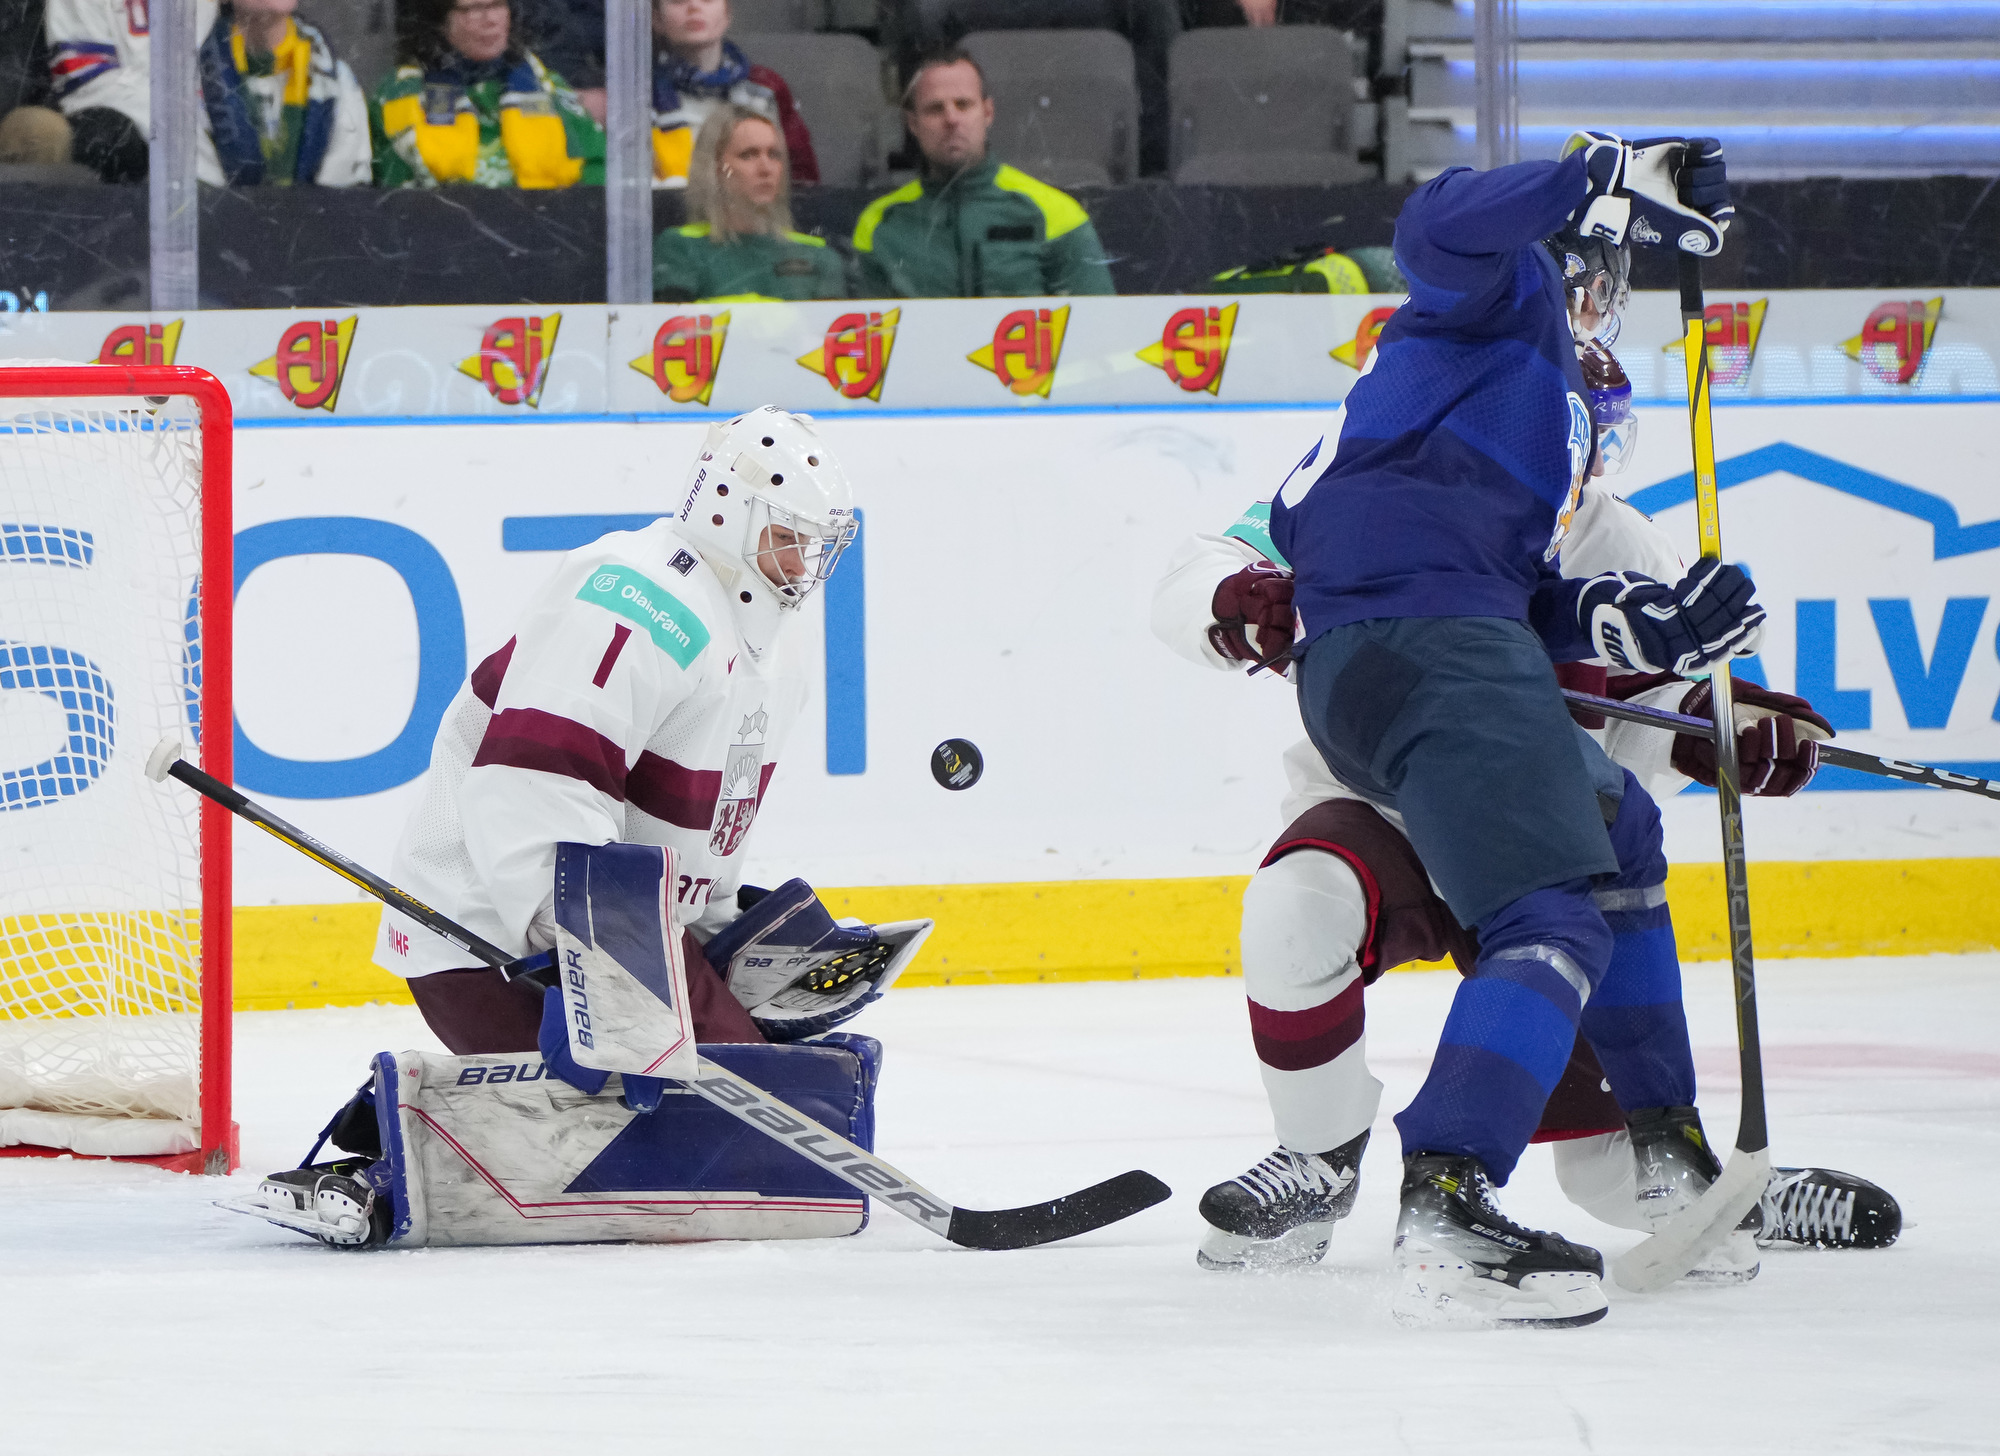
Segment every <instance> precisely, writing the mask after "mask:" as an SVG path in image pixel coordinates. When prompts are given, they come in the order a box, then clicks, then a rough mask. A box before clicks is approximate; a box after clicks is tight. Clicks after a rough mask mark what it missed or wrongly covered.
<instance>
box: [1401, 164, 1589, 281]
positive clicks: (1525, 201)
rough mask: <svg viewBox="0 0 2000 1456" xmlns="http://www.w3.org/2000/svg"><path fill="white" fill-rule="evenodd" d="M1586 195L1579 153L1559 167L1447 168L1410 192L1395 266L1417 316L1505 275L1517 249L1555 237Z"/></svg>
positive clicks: (1522, 165)
mask: <svg viewBox="0 0 2000 1456" xmlns="http://www.w3.org/2000/svg"><path fill="white" fill-rule="evenodd" d="M1587 190H1588V184H1587V182H1586V180H1585V176H1584V170H1583V154H1582V153H1581V152H1579V153H1577V154H1576V155H1574V156H1571V157H1569V158H1567V159H1566V160H1564V161H1561V162H1517V163H1515V164H1514V165H1512V166H1510V167H1495V168H1494V169H1493V170H1492V171H1490V172H1475V171H1473V170H1471V169H1470V168H1468V167H1453V168H1452V169H1451V170H1449V171H1447V172H1443V173H1440V174H1439V175H1438V176H1436V177H1434V178H1432V179H1431V180H1430V181H1429V182H1426V183H1425V184H1424V185H1423V186H1422V187H1419V188H1418V189H1417V190H1416V191H1415V192H1414V193H1412V194H1411V196H1410V199H1409V201H1407V202H1405V203H1404V204H1403V210H1402V213H1401V214H1400V215H1399V216H1398V217H1397V219H1396V265H1397V266H1398V267H1399V268H1401V269H1402V270H1403V276H1404V277H1405V278H1406V279H1408V280H1409V284H1410V301H1411V303H1412V304H1413V305H1415V307H1416V309H1417V310H1418V312H1420V313H1441V312H1443V311H1445V310H1446V309H1449V308H1451V307H1452V306H1453V305H1455V304H1456V303H1457V302H1458V301H1459V300H1460V299H1462V298H1464V297H1465V296H1466V295H1467V294H1472V293H1479V292H1482V291H1484V290H1485V289H1486V288H1488V287H1490V286H1491V285H1492V284H1493V283H1494V282H1495V281H1496V279H1497V278H1498V277H1499V276H1500V275H1502V274H1511V273H1512V271H1513V265H1512V261H1511V260H1512V258H1513V256H1514V255H1515V254H1516V253H1518V252H1519V251H1520V250H1521V249H1522V248H1525V247H1527V246H1528V245H1529V244H1531V243H1538V242H1540V241H1541V240H1542V239H1543V238H1545V237H1548V236H1549V235H1550V234H1551V233H1554V232H1556V231H1558V230H1559V229H1560V228H1561V227H1562V225H1563V223H1564V222H1565V221H1566V220H1567V219H1568V217H1569V215H1570V214H1571V213H1572V212H1574V211H1575V210H1576V209H1577V208H1578V207H1580V206H1581V205H1582V203H1583V200H1584V195H1585V193H1586V191H1587Z"/></svg>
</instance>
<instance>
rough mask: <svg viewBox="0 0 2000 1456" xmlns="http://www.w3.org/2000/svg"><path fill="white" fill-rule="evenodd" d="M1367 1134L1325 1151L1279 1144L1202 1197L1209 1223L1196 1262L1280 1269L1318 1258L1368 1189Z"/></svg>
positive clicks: (1242, 1268)
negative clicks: (1364, 1171)
mask: <svg viewBox="0 0 2000 1456" xmlns="http://www.w3.org/2000/svg"><path fill="white" fill-rule="evenodd" d="M1367 1146H1368V1134H1367V1133H1366V1132H1363V1133H1362V1134H1361V1136H1359V1137H1357V1138H1353V1139H1351V1140H1350V1141H1348V1142H1344V1143H1342V1144H1341V1145H1340V1146H1339V1147H1337V1148H1335V1149H1333V1151H1331V1152H1326V1153H1295V1152H1293V1151H1291V1149H1289V1148H1279V1149H1278V1150H1277V1151H1276V1152H1275V1153H1273V1154H1271V1156H1270V1157H1268V1158H1266V1159H1264V1160H1263V1161H1262V1162H1261V1163H1259V1164H1257V1166H1256V1167H1254V1168H1252V1169H1251V1170H1250V1171H1249V1172H1247V1173H1245V1174H1243V1175H1242V1176H1241V1177H1237V1178H1231V1179H1230V1180H1229V1181H1228V1182H1226V1183H1218V1184H1216V1185H1215V1186H1214V1187H1213V1188H1211V1189H1209V1190H1208V1192H1206V1193H1204V1194H1202V1196H1201V1216H1202V1218H1203V1219H1205V1220H1206V1221H1207V1223H1208V1229H1207V1231H1206V1232H1205V1233H1204V1234H1203V1235H1202V1239H1201V1247H1200V1248H1198V1249H1196V1250H1195V1255H1194V1261H1195V1262H1196V1263H1197V1264H1199V1265H1201V1267H1202V1268H1204V1269H1227V1270H1236V1271H1247V1272H1251V1273H1258V1274H1266V1273H1276V1272H1278V1271H1280V1270H1284V1269H1302V1268H1304V1267H1305V1266H1306V1265H1308V1264H1316V1263H1318V1262H1319V1258H1320V1255H1322V1254H1324V1253H1325V1252H1326V1246H1327V1244H1328V1242H1329V1241H1330V1240H1331V1239H1332V1237H1333V1226H1334V1224H1336V1223H1337V1222H1339V1221H1340V1220H1341V1219H1343V1218H1346V1217H1347V1215H1348V1212H1349V1210H1351V1209H1352V1208H1353V1207H1354V1199H1355V1195H1356V1194H1358V1193H1359V1192H1360V1191H1361V1152H1362V1149H1364V1148H1366V1147H1367Z"/></svg>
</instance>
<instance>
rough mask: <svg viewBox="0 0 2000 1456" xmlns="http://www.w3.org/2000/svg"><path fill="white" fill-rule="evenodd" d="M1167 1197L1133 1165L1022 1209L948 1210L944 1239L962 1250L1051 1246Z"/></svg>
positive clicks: (1161, 1185) (1166, 1189) (1161, 1186)
mask: <svg viewBox="0 0 2000 1456" xmlns="http://www.w3.org/2000/svg"><path fill="white" fill-rule="evenodd" d="M1172 1196H1173V1189H1171V1188H1169V1187H1167V1185H1166V1184H1164V1183H1162V1182H1161V1181H1160V1180H1159V1179H1158V1178H1155V1177H1154V1176H1153V1175H1152V1174H1151V1173H1143V1172H1140V1171H1138V1170H1137V1169H1134V1170H1133V1171H1132V1172H1130V1173H1120V1174H1119V1175H1118V1176H1117V1177H1116V1178H1106V1179H1105V1180H1104V1181H1103V1182H1102V1183H1095V1184H1092V1185H1091V1186H1090V1187H1088V1188H1083V1189H1079V1190H1078V1191H1077V1192H1075V1193H1066V1194H1064V1195H1063V1196H1062V1197H1061V1198H1052V1199H1050V1200H1049V1201H1048V1202H1047V1203H1030V1204H1028V1205H1027V1206H1026V1207H1024V1208H1001V1209H995V1210H993V1211H992V1212H982V1211H981V1210H979V1209H977V1208H954V1209H952V1211H951V1227H950V1229H949V1230H948V1231H947V1232H946V1234H945V1237H946V1238H948V1239H950V1240H951V1241H952V1242H953V1243H954V1244H962V1245H964V1246H965V1247H966V1248H968V1249H1029V1248H1033V1247H1034V1246H1035V1245H1036V1244H1052V1243H1055V1242H1056V1241H1057V1240H1058V1239H1073V1238H1075V1237H1076V1236H1077V1235H1078V1234H1087V1233H1089V1232H1090V1231H1091V1230H1092V1229H1101V1228H1103V1227H1104V1226H1105V1225H1106V1224H1111V1223H1117V1222H1118V1221H1119V1220H1120V1219H1127V1218H1130V1217H1131V1216H1132V1215H1133V1214H1135V1213H1141V1212H1144V1211H1145V1210H1146V1209H1149V1208H1151V1207H1152V1206H1153V1205H1154V1204H1156V1203H1164V1202H1166V1201H1167V1199H1169V1198H1171V1197H1172Z"/></svg>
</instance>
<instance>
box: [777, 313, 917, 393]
mask: <svg viewBox="0 0 2000 1456" xmlns="http://www.w3.org/2000/svg"><path fill="white" fill-rule="evenodd" d="M902 318H903V311H902V310H901V309H900V308H892V309H890V310H889V311H888V312H887V313H844V314H842V315H841V316H840V317H839V318H837V319H835V320H834V321H833V322H832V323H830V324H828V325H827V326H826V333H825V335H824V336H823V337H822V338H821V339H820V342H819V347H818V348H817V349H815V350H813V351H812V352H811V353H810V354H801V355H800V356H799V360H798V362H799V365H800V367H801V368H805V369H810V370H811V371H812V372H813V373H815V374H817V375H818V376H819V377H820V378H821V379H824V380H825V381H826V382H827V383H828V384H830V385H832V386H833V389H834V392H835V393H836V394H838V395H839V396H840V397H841V398H842V399H872V400H874V401H875V402H876V403H877V404H880V403H881V402H882V384H883V381H884V380H886V379H887V378H888V377H889V355H890V353H891V352H892V351H893V350H894V349H895V347H896V325H897V324H898V323H900V322H901V321H902Z"/></svg>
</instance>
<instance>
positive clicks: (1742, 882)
mask: <svg viewBox="0 0 2000 1456" xmlns="http://www.w3.org/2000/svg"><path fill="white" fill-rule="evenodd" d="M1677 257H1678V258H1679V260H1680V285H1681V319H1682V321H1683V323H1684V324H1685V325H1686V327H1687V337H1686V339H1685V340H1684V341H1683V347H1684V349H1685V351H1686V355H1687V361H1686V362H1687V381H1688V425H1689V428H1690V430H1691V431H1692V433H1693V443H1694V498H1695V513H1696V516H1697V518H1698V519H1699V521H1700V524H1701V554H1702V556H1703V557H1705V558H1709V559H1712V560H1715V561H1717V562H1720V561H1721V560H1722V503H1721V499H1720V497H1721V492H1720V490H1719V488H1718V487H1717V485H1716V479H1715V420H1714V417H1713V414H1712V412H1711V410H1710V402H1709V375H1708V338H1707V334H1708V324H1707V309H1706V307H1705V306H1704V302H1703V299H1702V287H1701V258H1700V257H1699V256H1698V255H1697V254H1694V253H1688V252H1681V253H1679V254H1677ZM1709 672H1710V678H1709V681H1710V684H1711V688H1712V693H1711V703H1712V706H1713V708H1714V713H1713V718H1714V725H1715V792H1716V798H1717V804H1718V807H1719V809H1720V810H1721V818H1722V879H1723V888H1724V893H1725V894H1726V895H1727V897H1728V902H1729V959H1730V965H1731V968H1732V970H1733V971H1734V974H1735V978H1736V1046H1737V1054H1738V1059H1739V1061H1740V1062H1741V1065H1742V1073H1743V1105H1742V1110H1741V1112H1740V1114H1739V1116H1738V1119H1737V1124H1736V1147H1737V1150H1738V1151H1739V1152H1744V1153H1755V1152H1758V1151H1761V1150H1763V1149H1765V1148H1767V1147H1768V1146H1769V1145H1770V1131H1769V1128H1768V1126H1767V1125H1766V1121H1765V1112H1764V1052H1763V1043H1762V1039H1761V1038H1760V1037H1759V1035H1758V1030H1757V964H1756V955H1755V952H1754V951H1753V949H1752V946H1751V938H1750V875H1749V865H1748V856H1747V855H1746V853H1745V851H1744V847H1743V793H1742V777H1741V774H1740V773H1739V770H1738V766H1737V761H1736V727H1735V725H1736V708H1735V704H1734V701H1733V699H1734V694H1733V693H1732V691H1731V684H1730V679H1729V659H1728V658H1727V657H1723V658H1720V659H1718V660H1717V661H1715V662H1713V663H1711V664H1710V665H1709Z"/></svg>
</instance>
